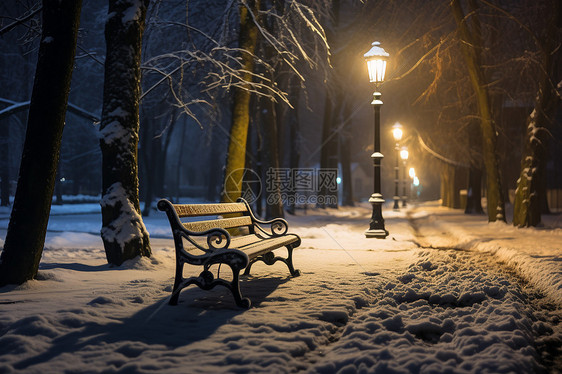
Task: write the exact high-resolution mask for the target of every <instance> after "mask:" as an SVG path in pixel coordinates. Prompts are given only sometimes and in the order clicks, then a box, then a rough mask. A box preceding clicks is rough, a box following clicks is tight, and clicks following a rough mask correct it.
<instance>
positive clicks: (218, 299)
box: [0, 202, 562, 373]
mask: <svg viewBox="0 0 562 374" xmlns="http://www.w3.org/2000/svg"><path fill="white" fill-rule="evenodd" d="M64 207H66V205H65V206H62V207H54V209H58V211H57V212H54V213H56V214H64V213H65V209H66V208H64ZM68 207H69V208H68V209H73V211H72V212H73V213H75V214H74V215H53V216H52V218H51V221H50V223H49V230H50V231H49V233H48V237H47V242H46V249H45V251H44V253H43V258H42V262H41V268H40V272H39V277H38V278H39V279H37V280H34V281H30V282H27V283H26V284H24V285H21V286H17V287H16V286H7V287H3V288H0V373H12V372H22V373H60V372H67V373H100V372H103V373H114V372H119V373H152V372H164V373H218V372H237V373H246V372H263V373H276V372H280V373H285V372H299V371H302V372H311V373H316V372H318V373H357V372H359V373H360V372H365V373H368V372H374V373H432V372H439V373H442V372H455V373H463V372H471V373H482V372H489V373H508V372H516V373H533V372H545V371H546V372H559V370H560V369H559V368H560V367H562V366H561V361H560V357H559V356H560V348H561V345H562V330H561V327H562V324H561V320H562V249H561V242H562V241H561V240H560V239H561V238H562V220H561V216H556V215H553V216H545V217H544V221H545V224H544V226H543V227H541V228H537V229H516V228H513V227H512V226H510V225H505V224H500V223H495V224H488V223H487V222H486V218H485V217H484V216H466V215H464V214H462V212H461V211H458V210H451V209H446V208H442V207H439V206H438V204H437V203H435V202H433V203H425V204H420V205H417V206H413V205H412V206H410V207H408V209H402V210H401V211H400V212H394V211H392V210H388V209H385V210H384V217H385V219H386V228H387V229H388V230H389V232H390V235H389V237H388V238H386V239H384V240H378V239H366V238H365V236H364V234H363V233H364V231H365V230H366V229H367V227H368V221H369V216H370V208H369V206H368V205H362V206H358V207H354V208H341V209H338V210H309V211H308V212H307V213H306V215H304V214H303V213H302V212H300V213H299V215H297V216H289V217H288V220H289V225H290V228H291V231H292V232H294V233H297V234H299V235H300V236H301V238H302V245H301V247H299V248H298V249H297V250H295V255H294V256H295V265H296V267H297V268H299V269H300V270H301V272H302V275H301V276H300V277H296V278H290V277H288V271H287V269H286V267H285V266H284V265H283V264H280V263H277V264H275V265H274V266H271V267H269V266H266V265H264V264H262V263H257V264H256V265H254V266H253V267H252V273H253V274H252V276H250V277H248V278H245V279H244V280H243V282H242V292H243V293H244V296H247V297H249V298H250V299H251V300H252V305H253V306H252V308H251V309H249V310H241V309H239V308H237V307H236V306H235V304H234V302H233V300H232V296H231V295H230V294H229V292H227V291H226V290H223V289H215V290H213V291H210V292H206V291H202V290H199V289H197V288H196V287H190V288H188V289H186V290H184V291H182V293H181V296H180V303H179V305H177V306H173V307H172V306H169V305H167V300H168V298H169V295H170V291H171V286H172V282H173V272H174V252H173V242H172V240H171V233H170V229H169V226H168V223H167V222H166V220H165V217H164V214H162V213H159V212H155V213H154V214H153V215H152V216H151V217H150V218H149V219H147V220H146V221H145V223H146V225H147V228H148V231H149V232H150V234H151V235H152V240H151V243H152V248H153V252H154V255H153V257H152V258H150V259H146V258H143V259H136V260H133V261H128V262H126V263H125V265H124V266H122V267H120V268H112V267H109V266H108V265H107V264H106V261H105V253H104V251H103V246H102V243H101V239H100V238H99V235H97V234H95V233H97V232H99V228H100V217H99V214H97V213H93V212H96V211H97V210H98V209H99V207H96V206H95V204H94V205H93V206H88V205H82V206H80V205H68ZM84 209H86V210H85V211H86V212H88V213H89V214H76V213H79V212H80V211H84ZM8 214H9V213H8V212H7V211H0V245H1V244H2V239H3V238H4V237H5V235H6V227H7V224H8V220H7V216H8ZM2 217H4V218H3V219H2ZM223 270H224V269H223ZM195 271H196V270H195Z"/></svg>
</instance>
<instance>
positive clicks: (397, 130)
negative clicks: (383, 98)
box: [392, 122, 403, 141]
mask: <svg viewBox="0 0 562 374" xmlns="http://www.w3.org/2000/svg"><path fill="white" fill-rule="evenodd" d="M402 134H403V132H402V125H401V124H399V123H398V122H396V123H395V124H394V126H392V136H394V140H396V141H399V140H400V139H402Z"/></svg>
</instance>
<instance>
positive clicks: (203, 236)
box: [158, 199, 301, 308]
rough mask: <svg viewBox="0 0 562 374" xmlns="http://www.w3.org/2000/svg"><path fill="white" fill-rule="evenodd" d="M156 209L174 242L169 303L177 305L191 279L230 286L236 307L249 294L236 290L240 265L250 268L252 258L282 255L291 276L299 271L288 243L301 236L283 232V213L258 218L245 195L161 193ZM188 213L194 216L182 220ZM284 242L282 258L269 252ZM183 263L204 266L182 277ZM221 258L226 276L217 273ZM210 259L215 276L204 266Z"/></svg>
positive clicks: (246, 304) (204, 284) (203, 285)
mask: <svg viewBox="0 0 562 374" xmlns="http://www.w3.org/2000/svg"><path fill="white" fill-rule="evenodd" d="M158 209H159V210H161V211H163V212H166V215H167V216H168V220H169V221H170V226H171V229H172V233H173V236H174V244H175V247H176V275H175V281H174V289H173V291H172V296H171V298H170V302H169V304H170V305H177V303H178V298H179V293H180V291H181V290H182V289H183V288H185V287H187V286H189V285H191V284H195V285H197V286H199V287H200V288H201V289H204V290H210V289H212V288H214V287H215V286H224V287H226V288H228V289H229V290H230V291H231V292H232V295H233V296H234V299H235V301H236V304H237V305H238V306H239V307H242V308H249V307H250V305H251V302H250V299H248V298H245V297H242V294H241V292H240V271H241V270H243V269H245V271H244V275H248V274H250V268H251V267H252V265H253V264H254V263H255V262H256V261H263V262H264V263H266V264H267V265H273V264H274V263H275V262H277V261H282V262H284V263H285V264H286V265H287V267H288V268H289V272H290V273H291V275H292V276H298V275H300V272H299V271H298V270H295V269H294V267H293V249H294V248H296V247H298V246H299V245H300V243H301V239H300V238H299V237H298V235H295V234H289V233H288V232H287V231H288V229H289V226H288V224H287V221H285V220H284V219H282V218H276V219H273V220H271V221H261V220H259V219H257V218H256V217H255V216H254V214H253V213H252V210H251V209H250V206H249V205H248V203H247V202H246V201H245V200H244V199H238V201H237V202H236V203H218V204H172V203H171V202H170V201H168V200H166V199H162V200H160V201H159V202H158ZM191 217H197V218H196V219H199V220H198V221H189V222H183V221H182V220H181V219H183V218H191ZM184 221H185V220H184ZM266 226H269V227H266ZM227 230H228V231H227ZM283 247H285V248H287V251H288V255H287V257H286V258H283V257H279V256H275V255H274V254H273V251H274V250H276V249H279V248H283ZM185 264H190V265H198V266H203V271H201V273H200V274H199V275H198V276H191V277H188V278H184V276H183V268H184V265H185ZM221 264H225V265H228V266H230V268H231V269H232V279H231V280H230V281H229V280H227V279H223V278H221V277H220V265H221ZM212 265H218V271H217V272H218V275H217V277H216V278H215V277H214V275H213V273H212V272H211V271H210V270H209V269H210V267H211V266H212Z"/></svg>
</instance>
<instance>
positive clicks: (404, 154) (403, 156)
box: [400, 149, 408, 161]
mask: <svg viewBox="0 0 562 374" xmlns="http://www.w3.org/2000/svg"><path fill="white" fill-rule="evenodd" d="M400 158H401V159H402V160H404V161H406V160H407V159H408V150H407V149H402V150H401V151H400Z"/></svg>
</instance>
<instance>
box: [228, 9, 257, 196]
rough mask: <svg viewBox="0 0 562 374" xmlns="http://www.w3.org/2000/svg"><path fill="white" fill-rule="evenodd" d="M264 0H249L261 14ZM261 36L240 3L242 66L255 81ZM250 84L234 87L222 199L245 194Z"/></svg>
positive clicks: (255, 11)
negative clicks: (255, 66) (243, 191)
mask: <svg viewBox="0 0 562 374" xmlns="http://www.w3.org/2000/svg"><path fill="white" fill-rule="evenodd" d="M259 3H260V0H250V1H248V6H249V7H250V9H252V12H254V14H257V11H258V9H259ZM257 39H258V29H257V27H256V25H255V24H254V21H253V20H252V16H251V14H250V13H249V11H248V9H247V8H246V7H245V6H244V5H241V6H240V36H239V45H240V50H241V51H242V54H241V61H242V69H244V70H245V71H246V72H247V73H245V74H244V75H243V79H244V81H245V82H251V81H252V75H251V72H253V71H254V52H255V49H256V43H257ZM248 89H249V87H248V85H246V87H243V88H238V87H236V88H234V89H233V91H234V98H233V108H232V127H231V129H230V141H229V144H228V154H227V160H226V170H225V180H224V189H223V191H222V196H221V201H222V202H234V201H236V200H237V199H238V198H239V197H240V196H241V195H242V178H243V176H244V167H245V160H246V156H245V153H246V142H247V139H248V125H249V123H250V95H251V94H250V91H249V90H248Z"/></svg>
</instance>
